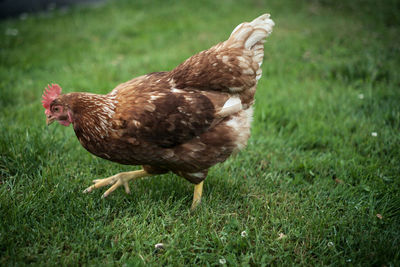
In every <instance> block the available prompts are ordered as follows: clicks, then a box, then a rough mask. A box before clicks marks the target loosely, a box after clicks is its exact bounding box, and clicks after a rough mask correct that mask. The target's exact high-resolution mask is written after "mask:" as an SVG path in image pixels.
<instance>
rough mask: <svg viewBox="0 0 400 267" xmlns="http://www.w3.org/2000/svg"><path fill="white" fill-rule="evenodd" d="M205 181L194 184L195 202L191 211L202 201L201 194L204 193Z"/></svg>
mask: <svg viewBox="0 0 400 267" xmlns="http://www.w3.org/2000/svg"><path fill="white" fill-rule="evenodd" d="M203 183H204V181H201V182H200V183H199V184H196V185H195V186H194V193H193V202H192V207H191V208H190V210H191V211H193V210H194V209H195V208H196V207H197V206H198V205H199V204H200V202H201V195H202V194H203Z"/></svg>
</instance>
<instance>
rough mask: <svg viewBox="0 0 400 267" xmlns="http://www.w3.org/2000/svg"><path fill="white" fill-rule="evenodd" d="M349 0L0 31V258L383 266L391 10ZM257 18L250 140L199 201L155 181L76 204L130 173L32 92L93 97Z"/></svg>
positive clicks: (128, 8) (392, 66) (392, 127)
mask: <svg viewBox="0 0 400 267" xmlns="http://www.w3.org/2000/svg"><path fill="white" fill-rule="evenodd" d="M357 3H359V4H358V5H357V4H353V3H352V4H346V1H326V0H321V1H317V0H314V1H308V2H305V1H304V2H300V1H285V2H283V1H268V2H263V1H247V2H244V1H243V2H242V1H237V2H233V1H229V0H224V1H218V2H213V1H202V2H200V1H192V2H189V1H187V2H181V3H179V4H177V3H175V2H173V1H159V2H154V3H153V2H149V1H138V2H136V3H131V2H130V1H117V2H109V3H106V4H104V5H101V6H97V7H95V8H80V7H74V8H72V9H68V10H54V11H51V12H47V13H42V14H36V15H29V16H28V18H27V19H25V20H21V19H18V18H15V19H8V20H3V21H0V34H1V35H2V37H1V38H0V90H1V91H0V92H1V95H0V114H1V116H0V152H1V157H0V216H1V218H0V265H24V264H34V265H60V264H61V265H122V264H127V265H128V266H137V265H173V266H183V265H202V266H209V265H210V266H213V265H219V264H220V261H221V260H222V259H224V260H225V261H226V264H228V265H243V266H246V265H253V266H254V265H256V266H265V265H283V266H287V265H300V266H303V265H357V266H365V265H374V266H396V265H399V264H400V240H399V239H400V227H399V225H400V210H399V207H400V190H399V188H400V180H399V175H400V135H399V129H400V106H399V103H400V92H399V84H400V77H399V72H398V69H399V68H400V60H399V46H398V43H399V41H400V40H399V27H398V26H399V21H398V16H396V15H395V14H397V13H396V12H394V10H398V9H397V8H398V4H397V2H396V1H385V2H382V3H380V4H374V2H372V1H365V0H364V1H361V0H360V1H357ZM383 3H385V4H383ZM358 7H362V8H358ZM263 12H270V13H271V14H272V17H273V19H274V20H275V22H276V27H275V30H274V32H273V34H272V35H271V37H270V39H269V40H268V42H267V43H266V46H265V49H266V55H265V62H264V64H263V71H264V74H263V75H264V76H263V78H262V79H261V80H260V83H259V86H258V91H257V95H256V104H255V118H254V122H253V128H252V137H251V139H250V140H249V145H248V147H247V148H246V149H245V150H244V151H242V152H241V153H239V154H238V155H237V156H235V157H232V158H230V159H229V160H227V161H226V162H225V163H223V164H220V165H217V166H215V167H214V168H212V169H211V171H210V174H209V177H208V178H207V180H206V182H205V188H204V195H203V202H202V204H201V206H200V207H199V208H198V209H197V210H196V211H195V212H194V213H190V212H189V207H190V203H191V197H192V193H193V186H192V185H190V184H189V183H188V182H186V181H185V180H184V179H182V178H179V177H177V176H174V175H171V174H168V175H163V176H157V177H154V178H149V179H145V180H140V181H137V182H135V184H134V186H131V189H132V194H131V195H126V194H125V193H124V192H123V190H117V191H116V192H114V193H113V194H112V195H111V196H110V197H109V198H108V199H101V198H100V197H101V194H102V193H103V192H104V190H98V191H96V192H94V193H93V194H90V195H85V194H82V191H83V189H84V188H86V187H87V186H88V185H90V184H91V180H92V179H94V178H102V177H107V176H110V175H112V174H115V173H117V172H120V171H126V170H132V167H130V166H121V165H118V164H114V163H111V162H107V161H105V160H102V159H99V158H96V157H94V156H92V155H90V154H89V153H88V152H86V151H85V150H84V149H83V148H82V147H81V146H80V144H79V142H78V140H77V139H76V137H75V136H74V133H73V130H72V128H65V127H61V126H60V125H58V126H56V125H52V126H51V127H46V126H45V118H44V114H43V108H42V107H41V103H40V100H41V94H42V90H43V88H44V86H45V85H47V84H48V83H52V82H57V83H59V84H60V85H61V86H62V87H63V88H64V90H65V91H66V92H72V91H90V92H94V93H106V92H108V91H109V90H111V89H112V88H113V87H114V86H116V85H117V84H119V83H120V82H123V81H126V80H129V79H131V78H132V77H135V76H139V75H141V74H145V73H148V72H152V71H160V70H170V69H172V68H173V67H174V66H176V65H177V64H179V63H180V62H182V61H183V60H184V59H186V58H187V57H189V56H191V55H192V54H194V53H196V52H199V51H201V50H204V49H207V48H208V47H210V46H211V45H213V44H215V43H217V42H219V41H221V40H224V39H226V38H227V37H228V35H229V33H230V32H231V31H232V29H233V28H234V27H235V26H236V25H237V24H239V23H240V22H242V21H246V20H247V21H248V20H251V19H253V18H255V17H256V16H258V15H260V14H262V13H263ZM12 29H17V30H18V32H17V34H16V35H15V31H13V30H12ZM5 33H7V34H5ZM373 132H376V133H377V136H372V133H373ZM243 231H245V232H246V236H245V237H242V235H241V233H242V232H243ZM160 242H162V243H164V244H165V249H164V250H155V249H154V245H155V244H156V243H160ZM222 261H223V260H222Z"/></svg>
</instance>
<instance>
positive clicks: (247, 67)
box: [168, 14, 274, 116]
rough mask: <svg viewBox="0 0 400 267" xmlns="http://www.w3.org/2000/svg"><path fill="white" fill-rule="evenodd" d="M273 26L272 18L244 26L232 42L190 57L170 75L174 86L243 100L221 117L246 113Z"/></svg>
mask: <svg viewBox="0 0 400 267" xmlns="http://www.w3.org/2000/svg"><path fill="white" fill-rule="evenodd" d="M273 26H274V22H273V21H272V20H271V19H270V18H269V14H264V15H262V16H260V17H258V18H256V19H255V20H253V21H252V22H250V23H249V22H244V23H242V24H240V25H239V26H237V27H236V28H235V29H234V30H233V32H232V34H231V35H230V37H229V39H228V40H226V41H224V42H221V43H219V44H217V45H215V46H213V47H211V48H210V49H208V50H205V51H202V52H200V53H198V54H196V55H194V56H192V57H190V58H189V59H187V60H186V61H185V62H183V63H182V64H180V65H179V66H178V67H176V68H175V69H174V70H172V71H171V72H170V73H169V74H168V76H169V80H170V81H171V82H170V84H171V86H173V87H175V88H178V89H181V88H196V89H200V90H205V91H219V92H228V93H230V94H233V95H235V96H239V98H240V101H239V103H238V104H237V102H238V101H233V102H229V103H228V104H229V105H228V106H227V107H226V108H227V109H226V110H227V112H225V113H224V112H222V113H221V114H222V115H221V116H225V115H226V114H230V113H231V112H232V110H233V111H235V110H236V109H237V108H239V109H240V108H243V109H246V108H247V107H249V106H250V105H252V103H253V102H254V94H255V92H256V86H257V82H258V80H259V79H260V78H261V75H262V70H261V64H262V61H263V58H264V42H265V39H266V38H267V36H268V35H269V34H270V33H271V32H272V28H273ZM240 104H241V105H240ZM230 106H233V107H235V108H230ZM228 107H229V109H228Z"/></svg>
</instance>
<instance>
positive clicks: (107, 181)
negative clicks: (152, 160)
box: [83, 170, 151, 197]
mask: <svg viewBox="0 0 400 267" xmlns="http://www.w3.org/2000/svg"><path fill="white" fill-rule="evenodd" d="M146 176H151V174H149V173H147V172H146V171H145V170H138V171H131V172H121V173H118V174H116V175H113V176H110V177H108V178H104V179H97V180H93V183H94V185H92V186H89V187H88V188H86V189H85V190H84V191H83V193H90V192H92V191H93V189H96V188H100V187H103V186H106V185H112V186H111V187H110V188H109V189H108V190H107V191H106V192H105V193H104V194H103V196H102V197H107V196H108V195H109V194H111V193H112V192H113V191H114V190H115V189H117V188H118V187H120V186H121V185H123V186H124V187H125V192H126V193H127V194H129V193H130V192H131V190H130V189H129V185H128V182H129V181H130V180H136V179H139V178H142V177H146Z"/></svg>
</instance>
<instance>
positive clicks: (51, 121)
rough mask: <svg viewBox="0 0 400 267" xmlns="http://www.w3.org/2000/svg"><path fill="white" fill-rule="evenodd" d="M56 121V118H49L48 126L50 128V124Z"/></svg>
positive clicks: (47, 119) (47, 120)
mask: <svg viewBox="0 0 400 267" xmlns="http://www.w3.org/2000/svg"><path fill="white" fill-rule="evenodd" d="M55 120H56V118H54V117H50V116H49V117H47V118H46V125H47V126H49V125H50V124H52V123H53V122H54V121H55Z"/></svg>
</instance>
